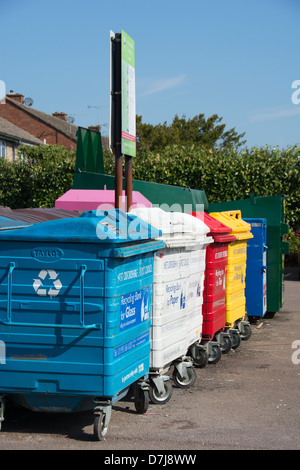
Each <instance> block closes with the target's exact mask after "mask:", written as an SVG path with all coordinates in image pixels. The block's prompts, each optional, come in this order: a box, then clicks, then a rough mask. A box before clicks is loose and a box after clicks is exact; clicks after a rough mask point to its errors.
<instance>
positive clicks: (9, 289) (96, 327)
mask: <svg viewBox="0 0 300 470" xmlns="http://www.w3.org/2000/svg"><path fill="white" fill-rule="evenodd" d="M15 267H16V264H15V263H13V262H11V263H9V270H8V283H7V317H6V321H5V320H4V321H3V320H0V324H1V325H7V326H10V325H13V326H30V327H32V326H38V327H44V328H75V329H76V328H77V329H78V328H79V329H82V328H83V329H85V330H100V329H101V325H97V324H92V325H86V324H85V323H84V274H85V272H86V270H87V266H86V265H85V264H83V265H82V266H81V270H80V325H57V324H43V323H26V322H13V321H12V318H11V316H12V315H11V311H12V273H13V270H14V269H15Z"/></svg>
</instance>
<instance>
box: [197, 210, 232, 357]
mask: <svg viewBox="0 0 300 470" xmlns="http://www.w3.org/2000/svg"><path fill="white" fill-rule="evenodd" d="M191 215H193V216H194V217H197V218H198V219H200V220H202V221H203V222H204V223H205V225H207V226H208V227H209V228H210V232H209V234H208V235H209V236H211V237H213V239H214V242H213V243H211V244H210V245H208V246H207V248H206V266H205V278H204V291H203V306H202V315H203V324H202V342H201V344H203V345H204V346H205V347H206V349H207V354H208V362H209V363H213V364H215V363H216V362H218V361H219V360H220V358H221V356H222V353H223V354H226V353H227V352H229V351H230V349H231V339H230V336H229V334H227V333H225V332H224V329H225V321H226V276H227V263H228V244H229V243H230V242H232V241H234V240H235V236H234V235H229V233H230V232H231V231H232V229H231V228H230V227H227V226H226V225H224V224H223V223H221V222H219V221H218V220H216V219H215V218H214V217H212V216H210V215H209V214H207V213H206V212H191Z"/></svg>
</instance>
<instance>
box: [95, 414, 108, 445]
mask: <svg viewBox="0 0 300 470" xmlns="http://www.w3.org/2000/svg"><path fill="white" fill-rule="evenodd" d="M107 430H108V426H106V425H105V413H104V412H103V411H99V412H98V413H97V414H96V415H95V419H94V436H95V438H96V439H97V440H98V441H103V440H104V438H105V436H106V433H107Z"/></svg>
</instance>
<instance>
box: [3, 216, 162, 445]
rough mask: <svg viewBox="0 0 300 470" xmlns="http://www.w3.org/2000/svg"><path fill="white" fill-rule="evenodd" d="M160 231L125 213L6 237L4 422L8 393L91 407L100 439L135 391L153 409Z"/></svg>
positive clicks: (58, 408) (30, 402)
mask: <svg viewBox="0 0 300 470" xmlns="http://www.w3.org/2000/svg"><path fill="white" fill-rule="evenodd" d="M160 235H161V232H160V231H159V230H156V229H154V228H153V227H151V226H150V225H148V224H147V223H145V222H143V221H142V220H140V219H138V217H136V216H134V215H130V214H126V213H124V212H123V211H121V210H112V211H105V212H100V213H99V214H98V212H97V214H96V212H95V211H90V212H87V213H84V214H83V215H82V216H80V217H78V218H69V219H59V220H53V221H48V222H42V223H38V224H34V225H32V226H31V227H28V228H22V229H21V230H19V229H18V230H8V231H3V232H1V233H0V279H1V282H0V342H1V343H0V344H1V345H2V360H1V361H0V419H1V420H3V419H4V402H5V397H7V396H9V397H10V398H11V399H13V401H15V402H17V403H18V404H21V405H23V406H26V407H28V408H30V409H32V410H36V411H53V412H69V411H70V412H71V411H79V410H85V409H92V410H94V413H95V421H94V433H95V436H96V438H98V439H103V438H104V436H105V434H106V432H107V427H108V422H109V419H110V415H111V406H112V404H113V403H115V402H116V401H118V400H120V399H121V398H122V397H124V396H125V395H126V393H127V392H128V390H129V389H130V390H133V392H134V400H135V407H136V410H137V411H138V412H141V413H143V412H146V410H147V407H148V403H149V398H148V389H149V387H148V385H147V377H148V372H149V357H150V326H151V318H150V317H151V315H150V312H151V303H152V283H153V261H154V251H155V250H157V249H159V248H162V247H164V243H163V242H162V241H156V240H154V239H155V238H156V237H159V236H160ZM3 351H4V352H5V357H3ZM0 423H1V421H0Z"/></svg>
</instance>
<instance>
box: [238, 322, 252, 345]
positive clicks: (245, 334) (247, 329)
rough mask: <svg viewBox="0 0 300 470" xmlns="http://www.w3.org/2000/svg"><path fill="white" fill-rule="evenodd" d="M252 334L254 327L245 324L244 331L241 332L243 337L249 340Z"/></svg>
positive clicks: (244, 339)
mask: <svg viewBox="0 0 300 470" xmlns="http://www.w3.org/2000/svg"><path fill="white" fill-rule="evenodd" d="M251 335H252V329H251V326H250V325H247V324H246V325H244V326H243V331H242V332H241V333H240V336H241V339H242V340H243V341H247V340H248V339H249V338H250V337H251Z"/></svg>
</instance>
